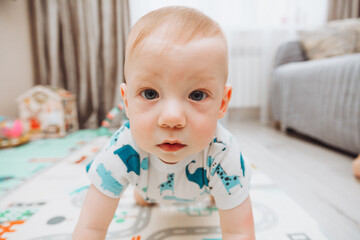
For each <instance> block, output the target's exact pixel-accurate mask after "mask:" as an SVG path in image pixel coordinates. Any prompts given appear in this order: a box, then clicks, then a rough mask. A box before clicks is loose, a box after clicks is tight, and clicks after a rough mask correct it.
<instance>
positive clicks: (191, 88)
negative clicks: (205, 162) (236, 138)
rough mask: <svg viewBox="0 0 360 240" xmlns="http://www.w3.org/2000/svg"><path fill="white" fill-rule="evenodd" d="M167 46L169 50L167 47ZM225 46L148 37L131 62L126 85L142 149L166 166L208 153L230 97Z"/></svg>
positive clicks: (206, 41)
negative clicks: (218, 121)
mask: <svg viewBox="0 0 360 240" xmlns="http://www.w3.org/2000/svg"><path fill="white" fill-rule="evenodd" d="M164 44H165V45H166V46H167V47H166V48H164ZM226 51H227V50H226V46H225V45H224V42H223V40H222V39H221V38H219V37H211V38H202V39H195V40H192V41H190V42H189V43H186V44H174V43H170V42H168V41H166V40H164V39H162V40H159V39H156V38H155V37H152V38H151V37H149V38H148V39H146V40H145V43H144V45H143V46H142V48H141V50H140V51H139V52H137V53H136V56H135V55H134V56H132V58H131V59H130V60H129V63H128V68H127V75H126V81H127V83H126V84H122V85H121V92H122V96H123V100H124V102H125V109H126V114H127V116H128V118H129V121H130V126H131V132H132V135H133V137H134V139H135V141H136V143H137V144H138V145H139V147H140V148H141V149H143V150H145V151H147V152H149V153H151V154H154V155H156V156H157V157H159V158H160V159H161V160H162V161H164V162H166V163H177V162H179V161H181V160H183V159H185V158H186V157H188V156H190V155H192V154H195V153H198V152H200V151H201V150H203V149H204V148H205V147H206V146H207V145H208V144H209V143H210V142H211V141H212V140H213V137H214V134H215V130H216V125H217V120H218V119H219V118H221V117H223V115H224V114H225V111H226V108H227V104H228V101H229V100H230V97H231V87H230V86H225V82H226V79H225V78H226V67H227V65H226V61H227V60H226V58H227V55H226Z"/></svg>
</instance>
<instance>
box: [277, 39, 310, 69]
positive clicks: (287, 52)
mask: <svg viewBox="0 0 360 240" xmlns="http://www.w3.org/2000/svg"><path fill="white" fill-rule="evenodd" d="M306 60H307V59H306V57H305V54H304V51H303V49H302V47H301V44H300V42H299V41H292V42H286V43H283V44H282V45H280V47H279V49H278V50H277V53H276V56H275V61H274V65H275V66H274V67H275V68H276V67H278V66H280V65H284V64H287V63H291V62H302V61H306Z"/></svg>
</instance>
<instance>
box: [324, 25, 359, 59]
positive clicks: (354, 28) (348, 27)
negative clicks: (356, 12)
mask: <svg viewBox="0 0 360 240" xmlns="http://www.w3.org/2000/svg"><path fill="white" fill-rule="evenodd" d="M328 26H329V27H331V28H334V29H344V30H350V31H355V33H356V42H355V52H360V18H350V19H343V20H336V21H331V22H329V24H328Z"/></svg>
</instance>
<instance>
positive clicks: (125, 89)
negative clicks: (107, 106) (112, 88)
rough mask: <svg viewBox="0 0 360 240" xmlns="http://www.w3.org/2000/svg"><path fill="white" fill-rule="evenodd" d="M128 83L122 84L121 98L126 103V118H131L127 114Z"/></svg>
mask: <svg viewBox="0 0 360 240" xmlns="http://www.w3.org/2000/svg"><path fill="white" fill-rule="evenodd" d="M126 87H127V86H126V83H121V84H120V92H121V98H122V100H123V102H124V105H125V113H126V116H128V117H129V115H128V114H127V111H128V102H127V97H126V94H127V88H126Z"/></svg>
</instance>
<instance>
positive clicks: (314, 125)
mask: <svg viewBox="0 0 360 240" xmlns="http://www.w3.org/2000/svg"><path fill="white" fill-rule="evenodd" d="M271 110H272V117H273V120H274V121H275V122H279V123H280V126H281V129H282V130H284V131H285V130H286V129H293V130H295V131H296V132H299V133H302V134H304V135H307V136H310V137H312V138H314V139H316V140H319V141H321V142H323V143H325V144H327V145H330V146H333V147H336V148H339V149H342V150H344V151H347V152H349V153H353V154H358V153H360V53H354V54H348V55H342V56H337V57H331V58H325V59H319V60H312V61H307V60H306V57H305V54H304V52H303V50H302V47H301V44H300V43H299V42H297V41H294V42H288V43H285V44H283V45H282V46H280V48H279V49H278V52H277V55H276V58H275V68H274V72H273V80H272V93H271Z"/></svg>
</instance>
